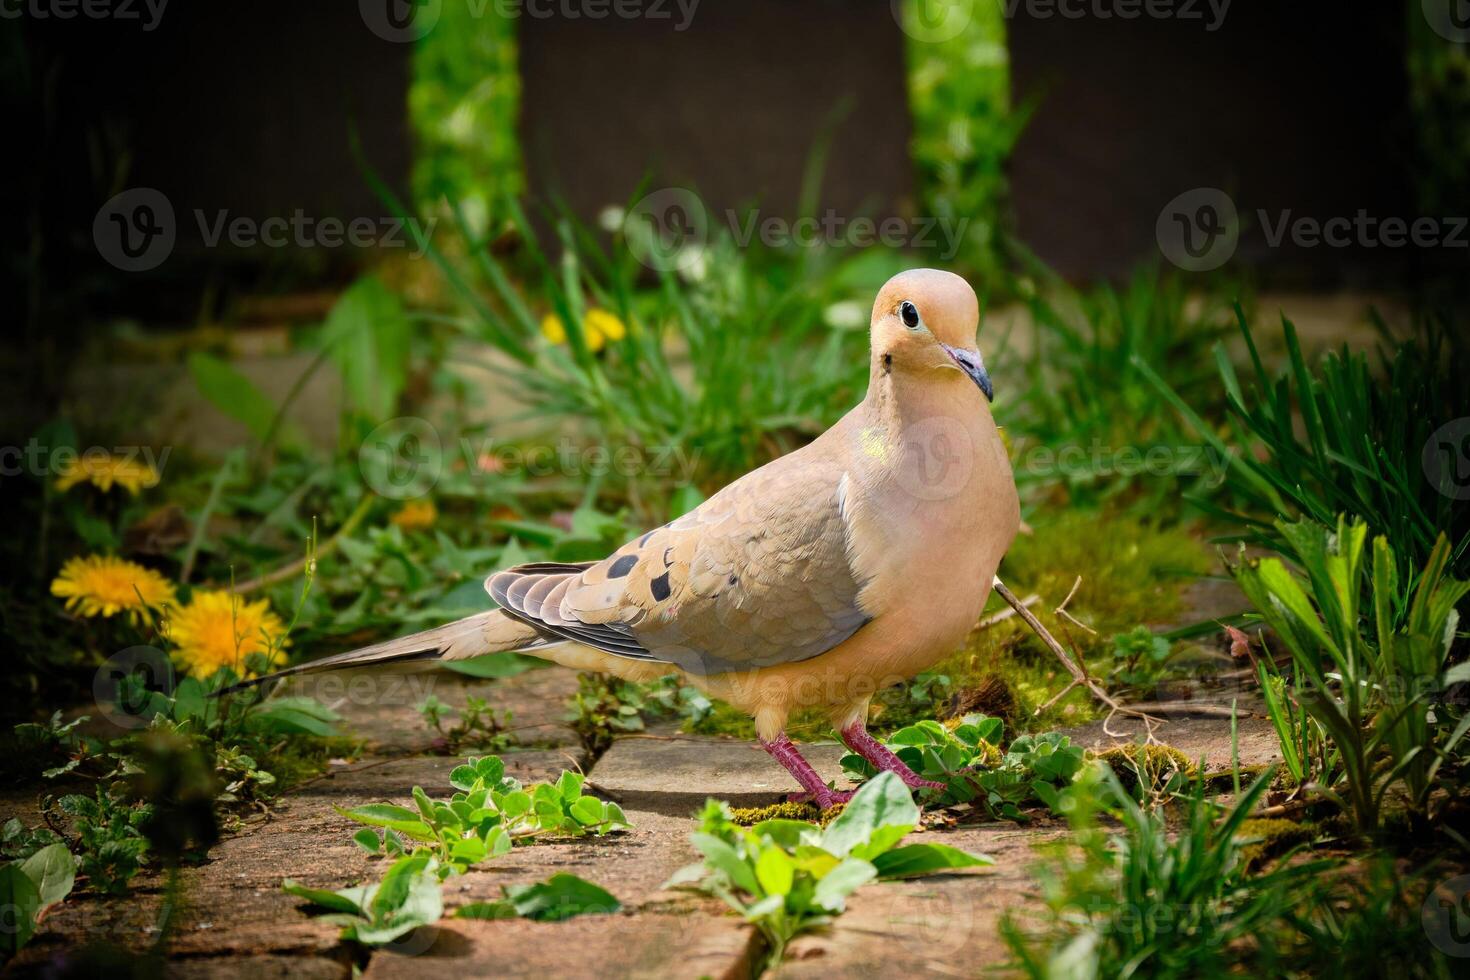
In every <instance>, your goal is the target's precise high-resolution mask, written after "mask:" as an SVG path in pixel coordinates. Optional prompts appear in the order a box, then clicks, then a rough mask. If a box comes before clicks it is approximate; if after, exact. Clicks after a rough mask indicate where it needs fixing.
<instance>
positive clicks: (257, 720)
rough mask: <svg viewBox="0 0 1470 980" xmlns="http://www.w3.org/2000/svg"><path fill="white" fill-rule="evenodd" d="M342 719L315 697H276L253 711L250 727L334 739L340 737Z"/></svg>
mask: <svg viewBox="0 0 1470 980" xmlns="http://www.w3.org/2000/svg"><path fill="white" fill-rule="evenodd" d="M341 720H342V716H341V715H339V714H337V712H335V711H333V710H332V709H331V708H328V707H327V706H326V705H324V704H322V703H321V702H319V701H317V700H316V699H315V698H305V697H301V698H297V697H292V698H276V699H274V700H271V701H266V702H264V703H262V704H260V705H258V706H257V707H255V708H253V709H252V710H251V712H250V715H249V722H250V726H251V727H252V728H254V729H255V730H257V731H265V732H271V733H280V734H306V735H316V736H318V737H320V738H331V737H334V736H336V735H338V734H340V733H339V732H338V730H337V724H336V723H337V722H339V721H341Z"/></svg>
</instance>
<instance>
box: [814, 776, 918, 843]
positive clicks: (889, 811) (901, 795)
mask: <svg viewBox="0 0 1470 980" xmlns="http://www.w3.org/2000/svg"><path fill="white" fill-rule="evenodd" d="M918 824H919V808H918V807H917V806H915V805H914V800H913V797H912V796H910V795H909V789H908V787H907V786H905V785H904V784H903V780H901V779H899V778H898V777H897V776H896V775H894V774H893V773H891V772H884V773H879V774H878V775H877V776H876V777H875V778H873V779H870V780H869V781H868V782H866V783H864V784H863V786H862V788H861V789H859V790H858V791H857V793H856V794H854V796H853V798H852V799H851V800H849V801H848V803H847V806H846V807H844V808H843V810H842V813H840V814H838V816H837V819H836V820H833V821H832V823H830V824H829V825H828V826H827V830H826V832H825V833H823V834H822V846H823V847H824V848H826V849H827V850H829V851H831V852H832V853H833V854H835V855H837V856H838V857H846V856H847V855H848V854H850V853H851V852H852V849H853V848H854V847H857V846H858V845H859V844H862V843H864V842H866V841H868V840H869V839H871V838H872V836H873V831H875V830H877V829H878V828H879V827H886V826H894V825H902V826H907V827H908V828H910V829H912V828H914V827H916V826H918Z"/></svg>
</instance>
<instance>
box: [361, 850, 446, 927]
mask: <svg viewBox="0 0 1470 980" xmlns="http://www.w3.org/2000/svg"><path fill="white" fill-rule="evenodd" d="M431 860H432V859H431V858H430V857H429V855H428V854H410V855H408V856H407V857H401V858H399V859H398V860H397V861H394V862H393V864H392V866H391V867H389V868H388V871H387V872H386V873H385V874H384V875H383V880H382V881H380V882H379V883H378V890H377V891H376V892H375V893H374V894H373V898H372V901H371V902H370V903H369V911H370V912H371V913H372V915H373V918H374V919H379V920H381V919H382V918H384V917H386V916H388V915H390V914H392V913H394V912H397V911H398V910H400V909H402V908H403V907H404V906H405V905H407V904H409V901H410V898H411V897H412V896H414V893H415V889H416V888H417V886H418V883H419V881H420V880H421V879H423V878H425V877H426V876H427V877H432V875H428V872H429V870H430V861H431ZM433 891H434V895H435V898H436V899H437V897H438V894H439V887H438V882H437V881H435V882H434V889H433ZM419 898H420V900H421V899H422V896H419ZM438 917H439V914H438V913H436V914H435V916H434V918H436V919H437V918H438ZM431 921H432V920H431Z"/></svg>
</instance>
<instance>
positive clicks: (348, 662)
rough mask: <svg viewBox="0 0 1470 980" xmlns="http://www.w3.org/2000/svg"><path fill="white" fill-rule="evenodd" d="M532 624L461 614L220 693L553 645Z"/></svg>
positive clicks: (484, 614) (493, 614)
mask: <svg viewBox="0 0 1470 980" xmlns="http://www.w3.org/2000/svg"><path fill="white" fill-rule="evenodd" d="M554 642H555V641H554V640H548V639H547V638H546V637H545V636H543V635H542V634H541V633H539V632H537V631H536V630H535V629H534V628H533V627H530V626H527V625H526V624H525V623H522V622H519V621H517V620H514V619H511V618H510V617H509V616H507V615H506V614H505V613H503V612H501V611H500V610H499V609H492V610H490V611H489V612H482V613H476V614H475V615H473V616H468V617H466V618H464V619H460V620H456V621H455V622H452V623H447V624H445V625H443V626H436V627H434V628H433V629H431V630H424V631H423V632H422V633H414V634H412V635H410V636H400V637H399V638H398V639H396V640H385V641H384V642H382V643H374V644H373V645H372V646H368V647H363V648H361V649H359V650H349V651H348V652H346V653H339V654H335V655H333V656H330V657H323V658H321V659H320V660H313V661H310V662H309V663H304V664H297V665H296V666H295V667H288V668H286V669H285V670H280V671H276V672H275V673H274V674H266V675H265V676H264V677H255V678H252V679H251V680H248V681H242V682H241V683H239V684H236V685H234V686H233V687H228V688H225V689H224V690H222V691H220V692H219V693H220V694H229V693H230V692H232V691H239V690H241V689H243V688H247V687H254V686H256V685H257V684H264V683H266V682H267V681H273V680H276V679H277V678H280V677H289V676H291V675H292V674H315V673H318V672H319V671H324V670H347V669H351V668H356V667H384V666H390V665H397V664H409V663H413V662H415V661H424V662H435V661H443V660H468V659H470V658H471V657H478V656H481V655H483V654H486V653H505V652H509V651H513V650H519V651H525V652H528V653H529V652H533V651H535V650H538V649H540V648H542V647H546V646H549V645H552V644H553V643H554Z"/></svg>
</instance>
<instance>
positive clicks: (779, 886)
mask: <svg viewBox="0 0 1470 980" xmlns="http://www.w3.org/2000/svg"><path fill="white" fill-rule="evenodd" d="M755 877H756V880H757V881H759V882H760V886H761V890H762V892H763V893H764V894H766V895H786V894H788V893H789V892H790V891H791V882H792V880H793V879H794V878H795V877H796V866H795V865H794V864H793V863H792V861H791V858H790V856H789V855H787V853H786V852H785V851H783V850H782V849H781V848H780V847H778V846H776V845H774V844H773V845H770V846H768V847H763V848H761V852H760V856H759V857H757V858H756V860H755Z"/></svg>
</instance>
